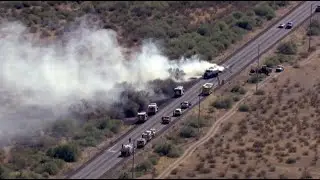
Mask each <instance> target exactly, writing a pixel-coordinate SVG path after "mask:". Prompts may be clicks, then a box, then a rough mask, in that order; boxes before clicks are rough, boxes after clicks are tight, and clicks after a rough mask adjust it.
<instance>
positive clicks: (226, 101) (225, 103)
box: [212, 97, 233, 109]
mask: <svg viewBox="0 0 320 180" xmlns="http://www.w3.org/2000/svg"><path fill="white" fill-rule="evenodd" d="M232 103H233V101H232V99H231V98H230V97H220V98H219V99H217V100H216V101H214V102H213V103H212V106H213V107H215V108H217V109H230V108H231V107H232Z"/></svg>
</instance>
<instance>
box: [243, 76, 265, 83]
mask: <svg viewBox="0 0 320 180" xmlns="http://www.w3.org/2000/svg"><path fill="white" fill-rule="evenodd" d="M265 77H266V75H265V74H258V75H256V74H255V75H252V76H250V77H249V79H248V80H247V82H248V83H251V84H255V83H257V82H260V81H262V80H263V79H264V78H265Z"/></svg>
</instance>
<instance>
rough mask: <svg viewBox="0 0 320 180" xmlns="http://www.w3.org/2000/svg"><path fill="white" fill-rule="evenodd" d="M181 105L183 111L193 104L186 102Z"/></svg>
mask: <svg viewBox="0 0 320 180" xmlns="http://www.w3.org/2000/svg"><path fill="white" fill-rule="evenodd" d="M180 105H181V109H187V108H189V107H190V106H191V103H190V102H188V101H184V102H182V103H180Z"/></svg>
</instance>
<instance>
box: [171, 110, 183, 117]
mask: <svg viewBox="0 0 320 180" xmlns="http://www.w3.org/2000/svg"><path fill="white" fill-rule="evenodd" d="M181 114H182V109H180V108H177V109H175V110H174V111H173V116H181Z"/></svg>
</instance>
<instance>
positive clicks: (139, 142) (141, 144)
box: [137, 138, 147, 148]
mask: <svg viewBox="0 0 320 180" xmlns="http://www.w3.org/2000/svg"><path fill="white" fill-rule="evenodd" d="M146 144H147V140H146V139H144V138H138V139H137V148H142V147H144V146H145V145H146Z"/></svg>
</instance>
